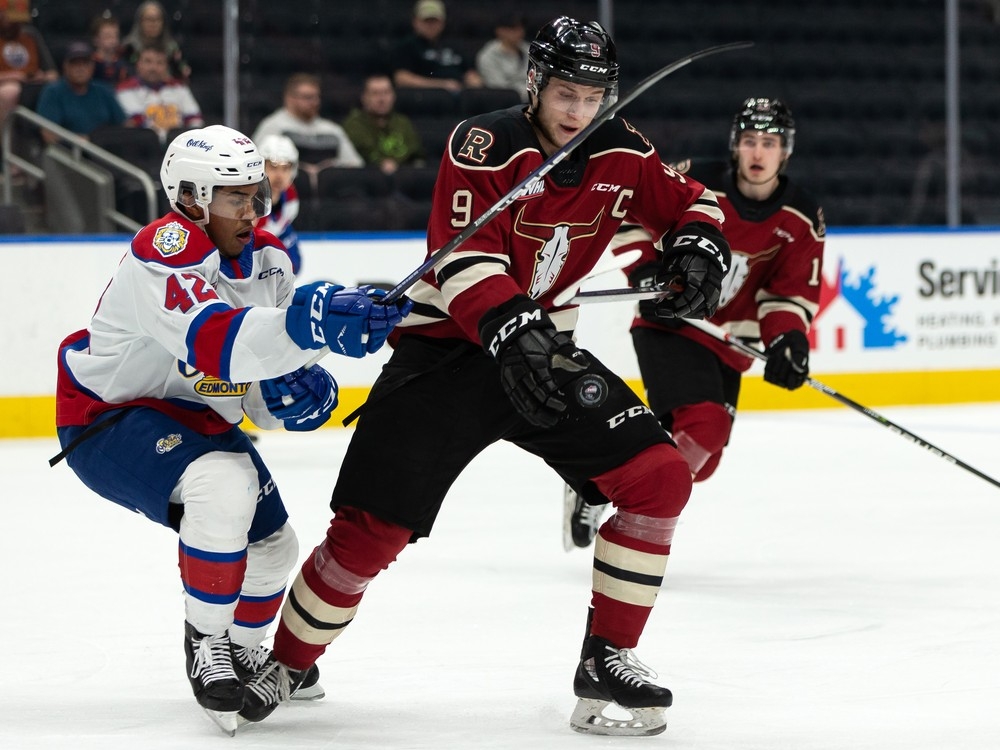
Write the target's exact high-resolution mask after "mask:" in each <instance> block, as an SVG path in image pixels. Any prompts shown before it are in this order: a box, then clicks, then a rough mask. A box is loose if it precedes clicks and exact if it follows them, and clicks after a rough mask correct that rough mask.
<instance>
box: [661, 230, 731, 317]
mask: <svg viewBox="0 0 1000 750" xmlns="http://www.w3.org/2000/svg"><path fill="white" fill-rule="evenodd" d="M731 260H732V255H731V253H730V251H729V243H728V242H727V241H726V238H725V236H723V234H722V232H720V231H719V230H718V229H717V228H716V227H714V226H712V225H711V224H705V223H703V222H700V221H695V222H692V223H690V224H685V225H684V226H682V227H681V228H680V229H679V230H678V231H677V232H676V233H675V234H674V235H672V236H671V237H670V238H669V239H668V241H667V246H666V247H665V248H664V253H663V266H662V268H661V270H660V271H659V272H658V273H657V275H656V284H657V285H658V286H660V287H661V288H664V289H670V290H675V291H673V293H671V294H667V295H666V296H665V297H664V298H663V299H662V300H660V301H659V302H658V303H657V304H656V311H655V312H656V316H657V317H659V318H709V317H711V316H712V315H714V314H715V311H716V310H717V309H718V307H719V295H720V294H721V292H722V280H723V279H724V278H725V276H726V272H727V271H728V270H729V265H730V262H731Z"/></svg>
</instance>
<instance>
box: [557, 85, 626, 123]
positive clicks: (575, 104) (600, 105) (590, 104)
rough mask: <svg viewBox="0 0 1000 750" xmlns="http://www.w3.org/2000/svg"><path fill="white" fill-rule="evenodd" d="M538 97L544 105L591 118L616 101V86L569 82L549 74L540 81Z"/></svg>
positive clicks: (558, 110)
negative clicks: (607, 86) (596, 85)
mask: <svg viewBox="0 0 1000 750" xmlns="http://www.w3.org/2000/svg"><path fill="white" fill-rule="evenodd" d="M540 89H541V92H540V94H539V97H540V98H541V99H542V101H543V102H544V104H545V106H546V107H549V108H550V109H554V110H556V111H557V112H562V113H563V114H572V115H576V116H577V117H582V118H588V119H593V118H594V117H596V116H597V115H598V114H599V113H601V112H603V111H604V110H605V109H607V108H608V107H610V106H611V105H613V104H614V103H615V102H616V101H618V90H617V88H608V89H603V88H599V87H595V86H589V85H586V84H579V83H571V82H569V81H566V80H564V79H562V78H557V77H555V76H550V77H548V79H547V80H546V79H545V78H544V77H543V78H542V79H541V81H540Z"/></svg>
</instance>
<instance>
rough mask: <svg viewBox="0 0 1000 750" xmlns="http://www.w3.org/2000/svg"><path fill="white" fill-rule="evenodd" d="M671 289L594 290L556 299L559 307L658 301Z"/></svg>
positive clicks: (626, 288)
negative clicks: (597, 303) (586, 303)
mask: <svg viewBox="0 0 1000 750" xmlns="http://www.w3.org/2000/svg"><path fill="white" fill-rule="evenodd" d="M671 291H673V290H671V289H636V288H635V287H625V288H623V289H595V290H593V291H590V292H577V293H576V294H574V295H573V296H572V297H570V298H569V299H566V298H565V297H564V296H560V297H556V300H557V302H558V301H559V300H562V301H561V302H558V304H560V305H580V304H583V303H585V302H640V301H642V300H644V299H659V298H660V297H664V296H666V295H668V294H670V293H671Z"/></svg>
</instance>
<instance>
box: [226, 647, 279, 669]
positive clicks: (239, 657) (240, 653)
mask: <svg viewBox="0 0 1000 750" xmlns="http://www.w3.org/2000/svg"><path fill="white" fill-rule="evenodd" d="M270 655H271V649H269V648H268V647H267V646H237V645H236V644H233V658H234V659H236V661H238V662H239V664H240V666H241V667H242V668H243V669H245V670H246V671H247V672H249V673H250V674H255V673H256V672H257V670H258V669H260V668H261V667H263V666H264V665H265V664H266V663H267V657H269V656H270Z"/></svg>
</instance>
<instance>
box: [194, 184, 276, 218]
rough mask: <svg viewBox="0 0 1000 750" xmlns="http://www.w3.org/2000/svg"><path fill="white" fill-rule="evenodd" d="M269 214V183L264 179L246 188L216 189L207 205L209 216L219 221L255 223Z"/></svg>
mask: <svg viewBox="0 0 1000 750" xmlns="http://www.w3.org/2000/svg"><path fill="white" fill-rule="evenodd" d="M270 213H271V183H270V182H269V181H268V179H267V178H266V177H265V178H264V179H263V180H261V181H260V182H258V183H256V184H255V185H247V186H246V187H216V188H214V189H213V190H212V202H211V203H210V204H208V214H209V216H210V217H211V216H218V217H219V218H220V219H245V220H248V221H256V220H257V219H260V218H263V217H264V216H267V215H268V214H270Z"/></svg>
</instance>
